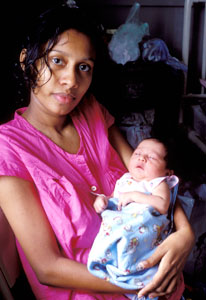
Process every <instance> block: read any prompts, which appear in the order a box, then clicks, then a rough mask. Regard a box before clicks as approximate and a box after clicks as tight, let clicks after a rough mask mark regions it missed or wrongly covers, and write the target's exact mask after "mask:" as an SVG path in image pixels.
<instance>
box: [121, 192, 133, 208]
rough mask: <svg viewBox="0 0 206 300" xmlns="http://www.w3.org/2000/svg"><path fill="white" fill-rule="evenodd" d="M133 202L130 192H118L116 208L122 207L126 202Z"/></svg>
mask: <svg viewBox="0 0 206 300" xmlns="http://www.w3.org/2000/svg"><path fill="white" fill-rule="evenodd" d="M131 202H133V199H132V193H131V192H126V193H120V194H119V201H118V210H121V209H122V206H126V205H127V204H129V203H131Z"/></svg>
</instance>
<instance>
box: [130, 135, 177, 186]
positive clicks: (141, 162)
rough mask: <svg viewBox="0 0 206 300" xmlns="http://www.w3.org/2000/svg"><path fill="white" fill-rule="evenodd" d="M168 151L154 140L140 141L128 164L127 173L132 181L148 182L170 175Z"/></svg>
mask: <svg viewBox="0 0 206 300" xmlns="http://www.w3.org/2000/svg"><path fill="white" fill-rule="evenodd" d="M169 150H170V149H169V147H168V146H167V144H166V143H163V142H162V141H160V140H158V139H155V138H148V139H144V140H143V141H141V142H140V143H139V145H138V146H137V148H136V149H135V150H134V152H133V154H132V156H131V159H130V162H129V172H130V174H131V175H132V177H133V179H134V180H137V181H141V180H148V181H149V180H152V179H154V178H156V177H162V176H170V175H172V174H173V170H172V169H171V166H170V159H169V158H170V151H169Z"/></svg>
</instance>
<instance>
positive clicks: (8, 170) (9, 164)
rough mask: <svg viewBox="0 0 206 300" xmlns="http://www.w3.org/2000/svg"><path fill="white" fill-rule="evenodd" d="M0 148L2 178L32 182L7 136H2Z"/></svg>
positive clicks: (0, 137) (0, 173)
mask: <svg viewBox="0 0 206 300" xmlns="http://www.w3.org/2000/svg"><path fill="white" fill-rule="evenodd" d="M0 147H1V156H0V176H4V175H5V176H16V177H20V178H22V179H25V180H29V181H31V180H32V178H31V176H30V174H29V172H28V170H27V169H26V167H25V165H24V163H23V162H22V160H21V158H20V156H19V154H18V151H16V150H14V148H13V147H12V144H11V143H10V142H9V140H7V137H6V136H5V135H0Z"/></svg>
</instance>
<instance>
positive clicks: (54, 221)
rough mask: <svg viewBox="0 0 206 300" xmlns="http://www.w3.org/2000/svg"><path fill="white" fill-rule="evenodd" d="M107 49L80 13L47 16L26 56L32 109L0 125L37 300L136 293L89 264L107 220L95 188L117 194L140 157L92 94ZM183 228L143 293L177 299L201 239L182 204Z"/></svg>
mask: <svg viewBox="0 0 206 300" xmlns="http://www.w3.org/2000/svg"><path fill="white" fill-rule="evenodd" d="M99 49H101V45H100V44H99V39H98V34H97V32H96V30H95V29H94V27H93V25H91V24H90V22H89V20H88V18H87V17H86V16H85V15H84V14H82V13H81V11H80V10H79V9H69V8H68V7H66V6H60V7H58V8H55V9H51V10H49V11H47V12H46V13H45V14H42V15H41V16H40V18H39V19H38V22H37V23H36V24H35V25H34V28H33V29H31V30H30V34H29V36H28V38H27V42H26V43H25V46H24V48H23V49H22V51H21V54H20V65H21V68H22V71H23V74H24V79H25V82H26V84H27V88H28V90H29V96H30V100H29V105H28V107H27V108H21V109H19V110H17V111H16V113H15V116H14V119H13V120H11V121H10V122H8V123H7V124H3V125H2V126H1V127H0V145H1V153H2V156H1V159H0V171H1V173H0V175H1V177H0V205H1V208H2V210H3V212H4V214H5V216H6V217H7V219H8V221H9V223H10V225H11V227H12V229H13V231H14V234H15V236H16V239H17V248H18V251H19V255H20V258H21V261H22V264H23V267H24V270H25V272H26V275H27V278H28V280H29V282H30V285H31V287H32V290H33V292H34V294H35V296H36V298H37V299H108V300H109V299H119V300H120V299H125V296H124V295H123V294H124V293H126V292H128V291H126V290H124V289H121V288H119V287H116V286H114V285H112V284H111V283H109V282H107V281H104V280H101V279H98V278H96V277H94V276H93V275H91V274H89V272H88V271H87V267H86V263H87V257H88V253H89V251H90V248H91V246H92V243H93V240H94V238H95V236H96V234H97V232H98V230H99V226H100V222H101V220H100V217H99V216H98V215H97V214H96V212H95V210H94V208H93V202H94V200H95V197H94V196H93V195H92V193H91V192H94V191H95V192H97V193H104V194H110V193H111V191H112V190H113V188H114V185H115V182H116V180H117V179H118V178H119V177H120V176H121V175H122V174H123V173H124V172H125V171H126V167H127V165H128V161H129V158H130V156H131V154H132V149H131V148H130V147H129V146H128V144H127V143H126V141H125V140H124V139H123V137H122V136H121V134H120V133H119V131H118V130H117V129H116V127H115V126H114V119H113V117H112V116H111V115H110V114H109V113H108V112H107V110H106V109H105V108H104V107H102V106H101V105H100V104H98V102H97V101H96V100H95V98H94V97H93V96H92V94H91V92H90V88H91V84H92V79H93V74H94V73H95V68H96V66H97V65H98V61H99V59H100V57H99ZM110 143H111V144H110ZM103 178H105V179H103ZM175 224H176V232H175V233H174V234H172V235H171V236H170V237H169V238H168V239H167V240H166V241H165V242H164V243H162V245H161V246H160V247H159V248H158V250H157V251H156V252H155V254H154V255H153V256H152V257H151V258H150V259H149V260H148V261H146V262H144V264H145V266H146V267H150V266H152V265H155V264H156V263H157V262H159V261H160V260H161V262H160V266H159V271H158V272H157V275H156V276H155V279H154V280H153V281H152V282H151V284H150V285H148V286H147V287H145V289H143V290H142V291H141V293H142V294H144V293H145V294H149V295H151V296H156V295H157V296H161V295H168V294H170V293H171V292H172V291H173V290H174V289H175V287H176V284H177V283H178V280H179V278H180V274H181V271H182V268H183V266H184V263H185V260H186V258H187V256H188V254H189V252H190V250H191V247H192V244H193V240H194V237H193V233H192V230H191V228H190V226H189V224H188V222H187V219H186V217H185V216H184V214H183V212H182V209H181V208H180V206H178V207H177V208H176V211H175ZM177 239H178V245H177V243H176V241H177ZM179 241H182V243H180V242H179ZM179 291H182V290H181V288H180V289H179ZM175 299H178V298H175Z"/></svg>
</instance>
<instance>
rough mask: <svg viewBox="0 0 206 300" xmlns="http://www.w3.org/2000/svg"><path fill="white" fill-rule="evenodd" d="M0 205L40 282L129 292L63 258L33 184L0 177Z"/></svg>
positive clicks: (15, 178) (13, 178)
mask: <svg viewBox="0 0 206 300" xmlns="http://www.w3.org/2000/svg"><path fill="white" fill-rule="evenodd" d="M0 206H1V208H2V210H3V212H4V214H5V216H6V218H7V220H8V221H9V223H10V225H11V228H12V229H13V231H14V234H15V236H16V238H17V239H18V241H19V243H20V245H21V247H22V249H23V251H24V253H25V255H26V257H27V259H28V261H29V262H30V264H31V266H32V268H33V270H34V272H35V273H36V276H37V278H38V280H39V281H40V283H42V284H45V285H50V286H55V287H64V288H75V289H83V290H88V289H89V290H90V291H98V292H115V293H125V292H128V291H125V290H124V289H121V288H119V287H117V286H115V285H112V284H111V283H109V282H106V281H105V280H102V279H99V278H97V277H95V276H93V275H92V274H90V273H89V271H88V270H87V267H86V266H85V265H83V264H81V263H78V262H75V261H73V260H70V259H67V258H65V257H63V256H62V255H61V252H60V250H59V248H58V245H57V242H56V238H55V235H54V233H53V231H52V229H51V226H50V224H49V222H48V219H47V216H46V214H45V212H44V210H43V207H42V205H41V202H40V200H39V196H38V192H37V190H36V188H35V186H34V184H33V183H31V182H29V181H26V180H23V179H20V178H17V177H8V176H2V177H0ZM80 274H81V276H80ZM130 292H131V291H130Z"/></svg>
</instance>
